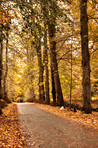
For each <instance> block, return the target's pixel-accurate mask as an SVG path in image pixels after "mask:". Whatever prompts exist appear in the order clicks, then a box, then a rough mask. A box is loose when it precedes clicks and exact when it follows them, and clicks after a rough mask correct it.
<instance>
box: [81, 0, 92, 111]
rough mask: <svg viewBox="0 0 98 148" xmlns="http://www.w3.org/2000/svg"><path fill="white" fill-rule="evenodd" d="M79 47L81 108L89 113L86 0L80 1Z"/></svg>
mask: <svg viewBox="0 0 98 148" xmlns="http://www.w3.org/2000/svg"><path fill="white" fill-rule="evenodd" d="M80 14H81V15H80V20H81V49H82V69H83V110H84V111H85V112H86V113H91V82H90V72H91V70H90V54H89V48H88V16H87V0H81V1H80Z"/></svg>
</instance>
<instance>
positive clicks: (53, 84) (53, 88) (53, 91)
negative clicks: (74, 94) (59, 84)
mask: <svg viewBox="0 0 98 148" xmlns="http://www.w3.org/2000/svg"><path fill="white" fill-rule="evenodd" d="M51 82H52V98H53V105H56V90H55V81H54V71H53V66H52V62H51Z"/></svg>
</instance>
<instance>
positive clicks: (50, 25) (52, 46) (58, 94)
mask: <svg viewBox="0 0 98 148" xmlns="http://www.w3.org/2000/svg"><path fill="white" fill-rule="evenodd" d="M48 30H49V40H50V52H51V53H50V54H51V61H52V65H53V71H54V80H55V89H56V99H57V105H58V106H62V105H64V101H63V94H62V89H61V83H60V78H59V72H58V63H57V57H56V41H55V40H54V38H55V32H56V29H55V22H53V23H51V22H50V23H48Z"/></svg>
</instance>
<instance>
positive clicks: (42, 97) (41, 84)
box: [36, 39, 45, 102]
mask: <svg viewBox="0 0 98 148" xmlns="http://www.w3.org/2000/svg"><path fill="white" fill-rule="evenodd" d="M36 51H37V57H38V66H39V101H41V102H43V101H44V100H45V92H44V81H43V72H44V68H43V63H42V54H41V39H39V45H38V46H37V47H36Z"/></svg>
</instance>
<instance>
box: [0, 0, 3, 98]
mask: <svg viewBox="0 0 98 148" xmlns="http://www.w3.org/2000/svg"><path fill="white" fill-rule="evenodd" d="M1 2H2V1H0V99H2V69H3V66H2V53H3V43H2V42H3V38H2V36H3V35H2V34H3V32H2V25H3V20H2V16H3V11H2V8H1Z"/></svg>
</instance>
